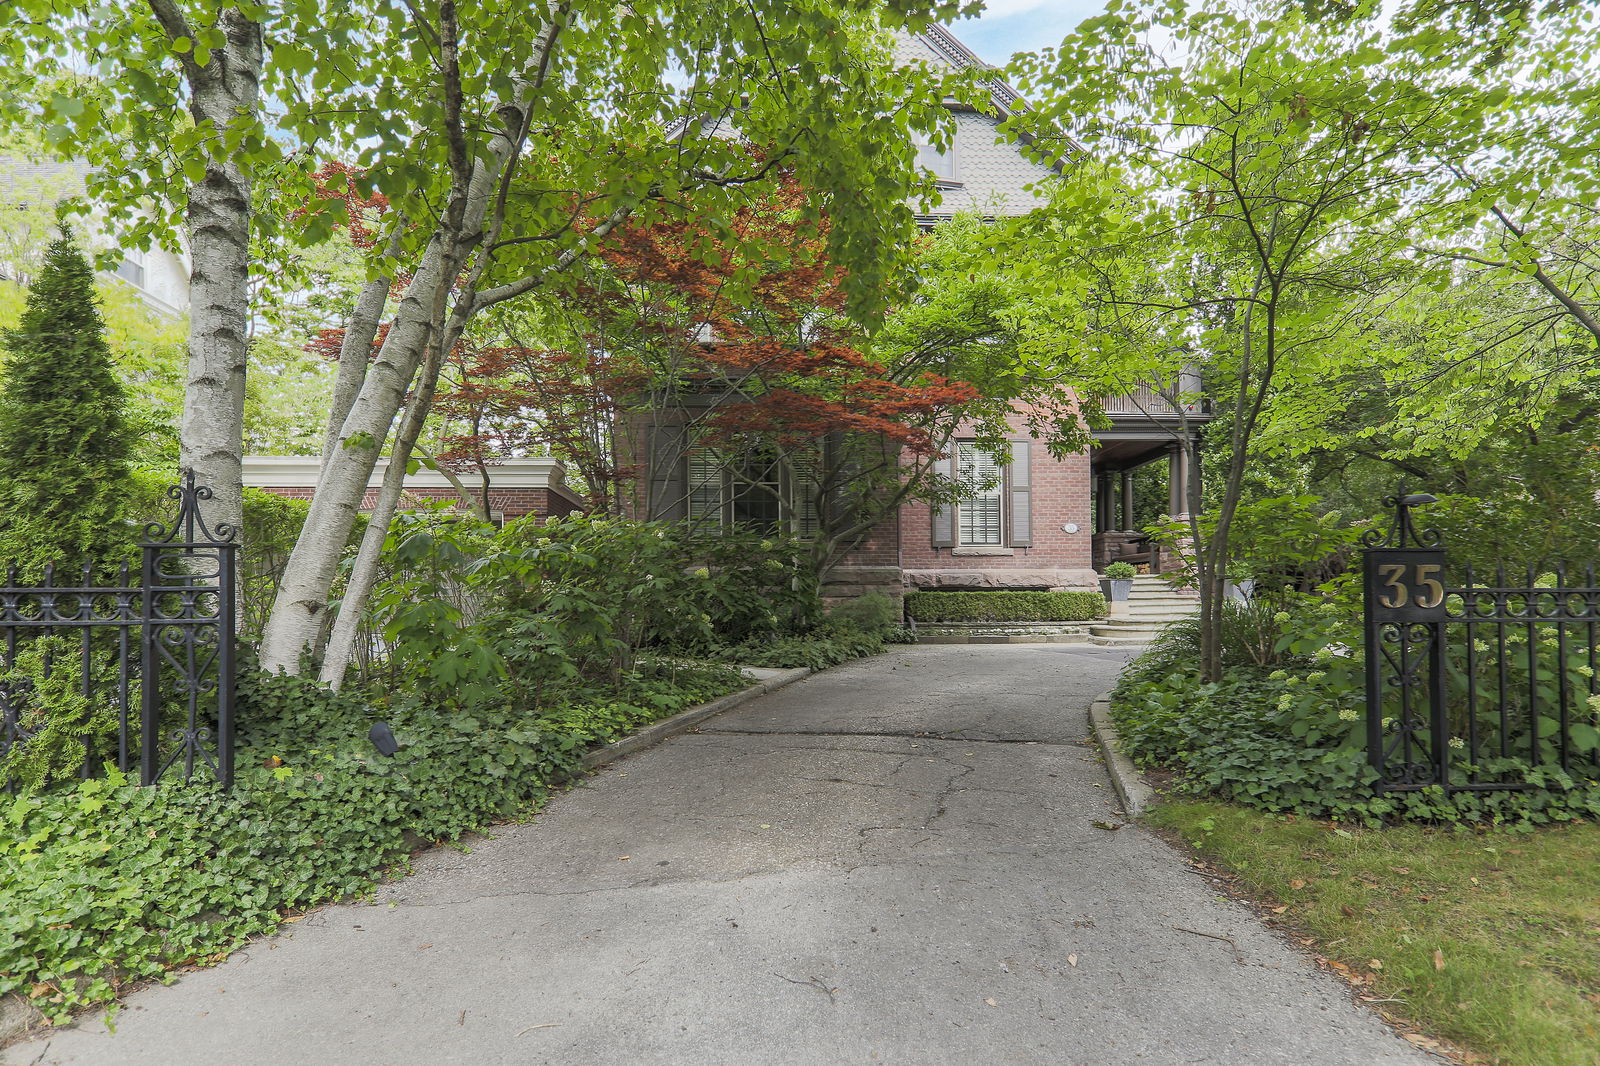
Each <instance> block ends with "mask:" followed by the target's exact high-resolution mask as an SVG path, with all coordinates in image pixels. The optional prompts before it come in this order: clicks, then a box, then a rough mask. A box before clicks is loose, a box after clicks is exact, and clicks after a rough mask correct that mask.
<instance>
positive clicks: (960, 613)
mask: <svg viewBox="0 0 1600 1066" xmlns="http://www.w3.org/2000/svg"><path fill="white" fill-rule="evenodd" d="M906 614H907V615H909V616H910V617H911V618H912V619H914V620H916V621H918V622H1087V621H1090V620H1091V619H1095V618H1104V617H1105V616H1106V598H1105V597H1104V596H1102V595H1100V593H1098V592H1089V591H1087V590H1078V589H1067V590H1065V591H1061V592H1009V591H1001V590H998V589H996V590H986V591H982V592H911V593H907V594H906Z"/></svg>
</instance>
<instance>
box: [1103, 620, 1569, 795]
mask: <svg viewBox="0 0 1600 1066" xmlns="http://www.w3.org/2000/svg"><path fill="white" fill-rule="evenodd" d="M1270 623H1271V624H1272V626H1273V627H1274V628H1275V629H1276V630H1278V631H1279V633H1280V635H1279V637H1278V638H1277V642H1276V645H1275V648H1276V654H1277V655H1278V656H1279V663H1278V669H1275V670H1269V669H1268V668H1267V667H1265V666H1262V665H1259V664H1257V663H1256V662H1255V661H1253V658H1252V652H1251V646H1252V641H1253V640H1255V639H1256V638H1255V637H1253V636H1251V637H1247V638H1240V639H1225V640H1224V643H1223V653H1224V662H1225V664H1226V665H1227V676H1226V677H1225V678H1224V680H1222V681H1221V682H1217V683H1214V684H1203V683H1201V681H1200V679H1199V671H1198V668H1197V663H1198V650H1197V641H1198V634H1197V632H1196V631H1195V630H1194V628H1193V626H1192V625H1190V624H1175V625H1173V626H1170V627H1168V630H1167V632H1166V633H1165V634H1163V636H1162V638H1161V639H1160V640H1158V641H1157V642H1156V643H1155V644H1154V645H1153V646H1152V647H1151V648H1150V650H1149V651H1148V652H1146V653H1145V654H1144V655H1142V656H1140V657H1139V658H1138V659H1136V660H1135V661H1134V662H1133V663H1132V664H1130V666H1129V668H1128V669H1127V670H1126V671H1124V673H1123V676H1122V678H1121V680H1120V681H1119V683H1118V685H1117V688H1116V690H1115V692H1114V693H1113V696H1112V709H1111V711H1112V718H1113V719H1114V720H1115V721H1116V723H1117V727H1118V730H1119V731H1120V733H1121V736H1122V744H1123V747H1124V749H1125V750H1126V751H1127V753H1128V754H1129V756H1131V757H1132V758H1133V759H1134V761H1136V762H1138V763H1140V764H1141V765H1145V766H1160V767H1165V768H1168V769H1173V770H1177V771H1180V772H1181V773H1182V775H1183V780H1184V781H1185V783H1186V784H1187V785H1188V786H1189V787H1191V788H1193V789H1195V790H1196V791H1198V792H1202V793H1209V794H1211V795H1215V796H1218V797H1221V798H1223V799H1227V800H1231V801H1233V802H1236V803H1241V804H1244V805H1246V806H1250V807H1255V808H1257V809H1260V810H1266V811H1272V812H1283V813H1292V814H1297V815H1304V816H1309V817H1316V818H1333V819H1338V820H1345V821H1353V822H1360V823H1364V824H1369V825H1370V824H1377V823H1379V822H1382V821H1390V820H1415V821H1424V822H1446V823H1491V824H1520V825H1536V824H1543V823H1548V822H1560V821H1571V820H1573V819H1579V818H1595V817H1600V785H1597V783H1596V779H1597V778H1600V756H1597V755H1596V753H1595V752H1594V751H1593V748H1592V746H1590V747H1589V748H1587V749H1586V750H1585V751H1584V752H1583V753H1580V758H1579V759H1578V760H1576V761H1575V762H1574V772H1573V774H1572V775H1570V776H1569V775H1568V774H1567V773H1565V772H1563V771H1561V770H1559V769H1557V768H1556V767H1555V765H1554V759H1553V755H1551V753H1548V752H1547V756H1550V757H1548V758H1546V759H1545V760H1543V765H1540V766H1530V765H1529V764H1527V763H1526V762H1519V761H1518V760H1515V759H1510V760H1494V761H1493V763H1492V764H1487V763H1486V765H1484V766H1483V767H1481V769H1482V770H1484V771H1485V772H1488V773H1491V774H1493V773H1501V772H1505V773H1510V774H1513V775H1520V776H1521V777H1523V778H1524V779H1525V780H1526V781H1528V782H1529V783H1530V784H1531V785H1532V786H1533V787H1532V788H1530V789H1528V790H1525V791H1481V792H1480V791H1460V792H1452V793H1450V794H1448V795H1446V794H1445V792H1444V790H1442V789H1439V788H1428V789H1423V790H1421V791H1416V792H1388V793H1378V792H1376V791H1375V789H1374V783H1375V781H1376V773H1375V771H1374V770H1373V769H1372V767H1371V766H1370V765H1369V764H1368V762H1367V751H1366V719H1365V713H1364V708H1365V688H1364V680H1363V669H1364V668H1363V664H1362V660H1361V657H1360V656H1359V655H1358V654H1356V649H1359V647H1360V637H1359V629H1358V628H1356V627H1354V626H1353V625H1352V624H1351V623H1350V618H1349V616H1348V614H1347V613H1346V612H1343V611H1341V610H1340V609H1339V607H1338V606H1337V605H1336V604H1333V603H1324V604H1321V605H1317V606H1303V607H1300V608H1298V609H1296V610H1293V611H1279V612H1277V613H1276V614H1275V615H1273V616H1272V617H1271V618H1270ZM1518 656H1519V652H1518V650H1517V649H1516V648H1515V647H1513V648H1512V649H1511V652H1510V656H1509V658H1508V670H1509V672H1510V677H1511V681H1512V686H1511V687H1512V690H1517V689H1523V690H1525V689H1526V688H1527V687H1528V681H1527V680H1526V670H1527V666H1526V663H1527V661H1528V660H1527V656H1526V653H1525V652H1522V653H1520V661H1519V658H1518ZM1480 658H1487V656H1484V655H1480ZM1584 665H1585V664H1583V663H1577V662H1576V660H1575V661H1574V665H1572V667H1571V669H1572V670H1574V671H1575V672H1577V673H1575V676H1581V669H1582V668H1583V667H1584ZM1481 668H1482V669H1484V670H1489V671H1493V670H1497V669H1498V668H1499V664H1498V663H1497V662H1494V663H1487V664H1486V665H1483V666H1482V667H1481ZM1519 670H1520V672H1521V675H1522V676H1520V677H1519V676H1518V671H1519ZM1546 684H1548V685H1555V684H1557V682H1556V681H1555V680H1549V681H1547V682H1546ZM1452 713H1453V714H1458V713H1460V711H1459V709H1453V711H1452ZM1485 713H1487V712H1485ZM1464 725H1465V723H1464V722H1457V723H1455V724H1454V728H1455V729H1456V730H1460V729H1462V728H1463V727H1464ZM1489 728H1490V727H1489V726H1488V725H1487V724H1486V723H1480V731H1482V732H1483V735H1484V736H1489V735H1491V734H1490V733H1489V732H1487V730H1488V729H1489ZM1574 735H1575V736H1578V735H1579V734H1574ZM1582 737H1583V738H1584V739H1593V738H1592V737H1589V735H1588V734H1582ZM1515 748H1516V745H1515V744H1513V750H1515ZM1524 750H1525V749H1524ZM1585 760H1587V761H1586V762H1585Z"/></svg>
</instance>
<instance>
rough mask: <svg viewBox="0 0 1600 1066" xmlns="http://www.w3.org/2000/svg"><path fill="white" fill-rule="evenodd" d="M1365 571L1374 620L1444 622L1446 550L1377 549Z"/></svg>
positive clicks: (1368, 608) (1370, 551) (1367, 555)
mask: <svg viewBox="0 0 1600 1066" xmlns="http://www.w3.org/2000/svg"><path fill="white" fill-rule="evenodd" d="M1365 571H1366V573H1365V577H1366V582H1365V584H1366V599H1367V610H1368V612H1370V614H1371V617H1372V618H1373V619H1374V620H1376V621H1381V622H1439V621H1443V620H1444V617H1445V602H1444V600H1445V594H1444V551H1443V550H1442V549H1439V548H1387V549H1385V548H1375V549H1372V550H1369V551H1368V552H1367V554H1366V566H1365Z"/></svg>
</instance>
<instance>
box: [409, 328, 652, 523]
mask: <svg viewBox="0 0 1600 1066" xmlns="http://www.w3.org/2000/svg"><path fill="white" fill-rule="evenodd" d="M451 370H452V377H453V378H454V383H453V385H452V386H451V387H450V388H448V389H444V390H441V391H440V394H439V396H438V399H437V400H436V401H435V404H434V406H435V408H436V409H437V410H438V411H439V412H440V413H442V414H444V415H446V416H447V417H450V418H453V419H456V420H458V421H460V422H463V423H465V425H466V432H462V433H454V434H450V435H448V436H446V437H445V438H444V442H445V444H446V445H447V448H446V450H444V451H442V452H440V453H439V455H438V458H439V460H440V461H441V462H444V463H445V464H446V465H448V466H450V467H451V468H452V469H456V470H478V469H482V468H483V467H486V466H492V465H493V464H494V462H495V461H496V460H497V459H500V458H504V457H507V456H516V455H556V456H559V457H561V458H562V459H564V460H566V461H567V462H569V463H571V464H572V465H573V466H574V467H575V468H576V470H577V473H578V474H579V475H580V476H581V477H582V478H583V481H584V484H585V486H586V488H587V490H588V496H589V499H588V503H589V506H590V509H591V510H595V511H608V510H611V509H612V508H613V504H614V501H615V498H616V489H617V486H618V484H619V483H620V482H622V481H625V480H628V479H630V478H632V477H635V476H637V472H636V471H635V470H634V469H633V468H632V467H630V466H627V465H623V464H620V463H619V462H618V461H617V459H616V449H615V447H614V446H613V442H612V440H611V435H612V433H613V430H614V427H615V425H616V422H617V418H618V416H619V415H620V413H621V410H622V400H621V398H622V397H626V396H631V395H633V394H635V393H637V392H638V391H639V390H640V389H642V388H643V387H644V386H645V379H644V377H643V376H642V375H641V374H639V373H638V372H637V371H636V370H630V369H629V368H628V367H626V366H625V365H623V364H622V363H621V362H620V361H619V360H615V359H611V358H608V357H606V356H604V355H603V354H601V353H597V352H593V351H583V352H578V353H573V352H566V351H558V350H549V349H538V348H525V347H516V346H508V347H491V348H479V349H473V350H470V351H468V350H464V349H463V348H461V347H458V348H457V350H456V352H455V353H454V355H453V357H452V359H451Z"/></svg>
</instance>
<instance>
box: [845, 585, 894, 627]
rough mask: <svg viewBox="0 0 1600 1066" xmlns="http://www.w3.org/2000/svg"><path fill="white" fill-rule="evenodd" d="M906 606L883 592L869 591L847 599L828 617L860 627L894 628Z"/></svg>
mask: <svg viewBox="0 0 1600 1066" xmlns="http://www.w3.org/2000/svg"><path fill="white" fill-rule="evenodd" d="M903 614H904V608H903V607H902V606H901V605H900V604H898V603H896V602H895V601H894V600H892V599H890V598H889V597H888V596H886V595H884V594H883V593H881V592H869V593H867V594H866V595H864V596H857V597H856V598H855V599H853V600H846V601H845V602H844V603H841V604H839V605H838V606H837V607H835V608H833V609H832V610H831V611H829V612H828V617H829V618H832V619H835V620H837V621H840V622H847V623H849V624H850V625H853V626H855V627H856V628H858V629H865V630H883V629H893V628H894V627H896V626H898V625H899V624H900V619H901V617H902V615H903Z"/></svg>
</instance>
